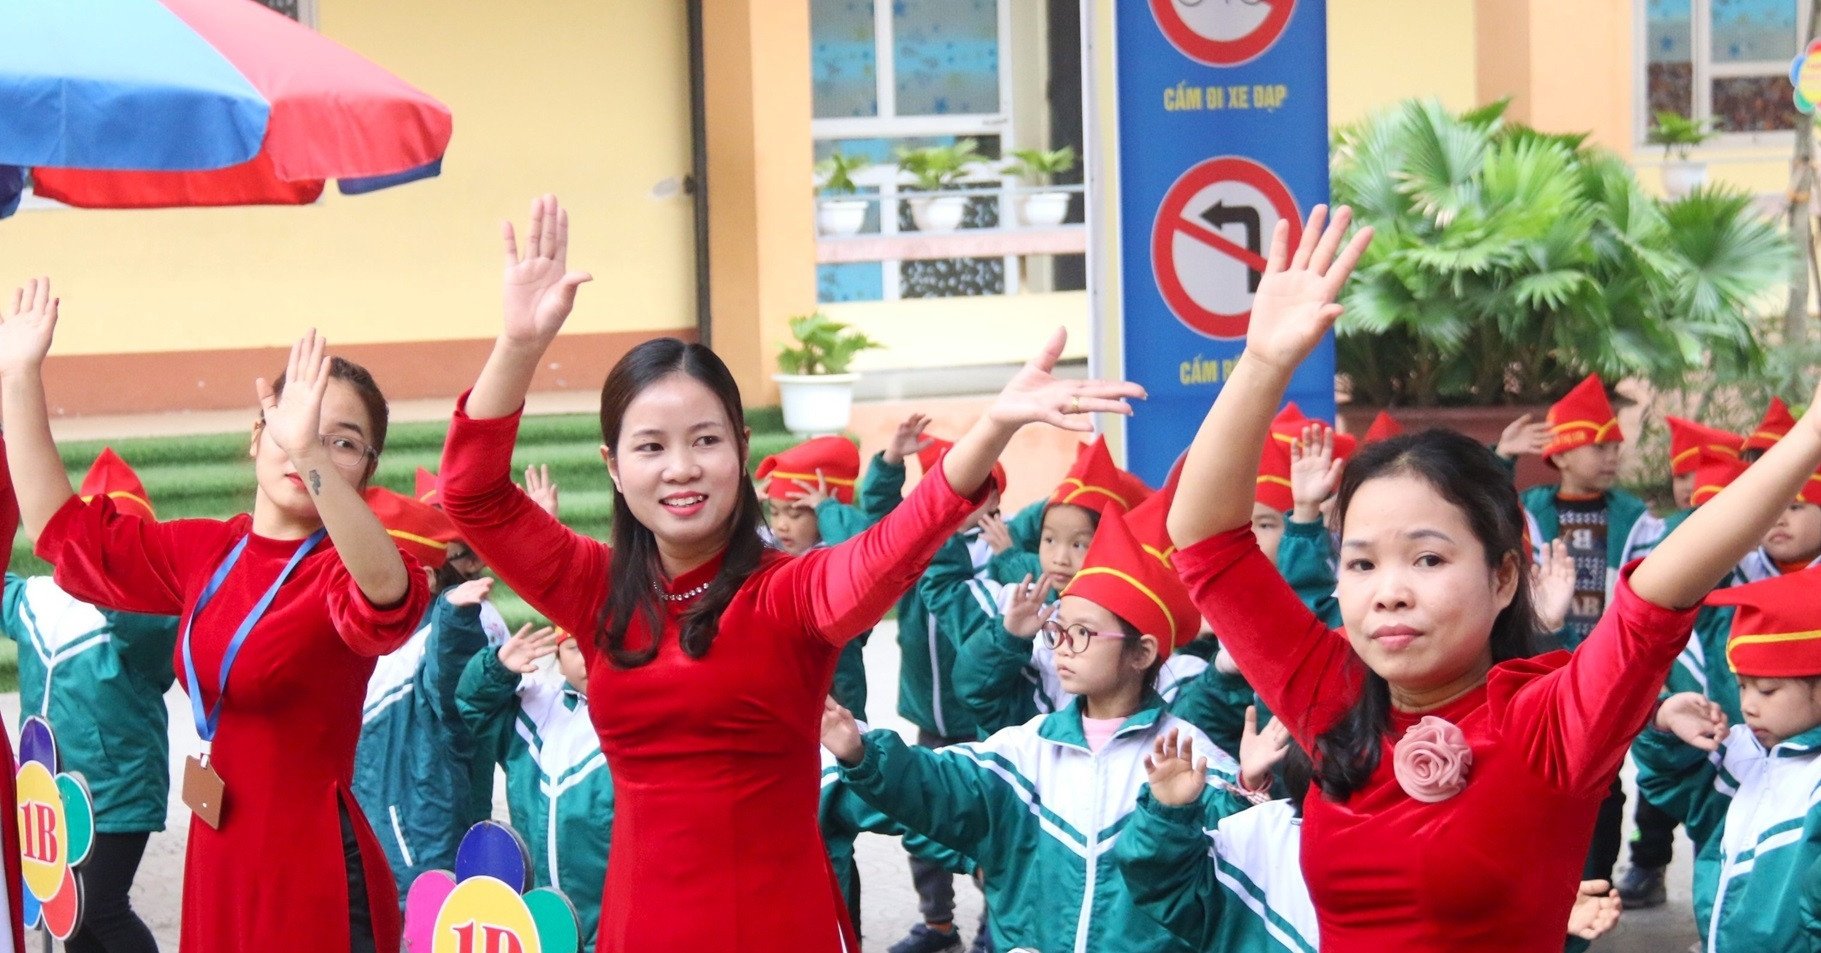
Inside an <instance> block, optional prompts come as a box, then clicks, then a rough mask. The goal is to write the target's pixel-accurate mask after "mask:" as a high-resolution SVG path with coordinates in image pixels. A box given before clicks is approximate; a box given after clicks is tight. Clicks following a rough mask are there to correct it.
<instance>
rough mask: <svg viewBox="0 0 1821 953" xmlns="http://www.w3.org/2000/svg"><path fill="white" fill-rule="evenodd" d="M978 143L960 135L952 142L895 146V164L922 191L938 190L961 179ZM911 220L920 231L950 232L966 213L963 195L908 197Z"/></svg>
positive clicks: (973, 157) (965, 201)
mask: <svg viewBox="0 0 1821 953" xmlns="http://www.w3.org/2000/svg"><path fill="white" fill-rule="evenodd" d="M979 146H980V144H979V143H978V142H976V141H974V140H973V139H962V140H961V141H959V142H956V143H954V144H953V145H946V146H925V147H923V148H921V149H900V150H898V168H900V169H902V170H904V172H906V173H907V174H909V175H910V177H911V179H912V180H913V182H914V183H915V185H916V187H917V188H918V189H919V190H920V191H923V192H937V193H939V192H941V191H942V190H944V189H947V188H949V187H951V186H953V185H954V184H955V183H957V182H959V181H961V177H962V176H964V175H966V174H967V166H968V163H970V162H972V161H974V159H976V158H977V157H978V153H977V150H978V149H979ZM910 207H911V220H912V221H914V222H916V223H917V230H918V231H920V232H952V231H954V230H955V229H957V228H960V227H961V219H962V217H963V216H964V215H966V214H967V196H965V195H927V196H919V197H917V198H913V199H911V200H910Z"/></svg>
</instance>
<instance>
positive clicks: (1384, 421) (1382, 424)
mask: <svg viewBox="0 0 1821 953" xmlns="http://www.w3.org/2000/svg"><path fill="white" fill-rule="evenodd" d="M1403 432H1404V425H1403V424H1400V423H1398V422H1397V420H1396V419H1395V418H1393V417H1392V416H1391V412H1390V411H1388V410H1381V411H1379V412H1378V416H1377V417H1374V418H1372V426H1370V427H1367V428H1366V439H1365V440H1363V441H1361V443H1362V444H1368V443H1377V442H1379V441H1380V440H1390V439H1391V438H1392V437H1395V436H1397V435H1398V434H1401V433H1403Z"/></svg>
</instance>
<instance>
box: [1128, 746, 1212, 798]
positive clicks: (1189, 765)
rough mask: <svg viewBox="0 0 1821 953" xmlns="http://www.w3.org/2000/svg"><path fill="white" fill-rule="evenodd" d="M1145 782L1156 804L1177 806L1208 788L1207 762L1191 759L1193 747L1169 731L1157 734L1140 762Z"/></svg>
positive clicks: (1204, 759)
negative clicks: (1142, 762) (1141, 762)
mask: <svg viewBox="0 0 1821 953" xmlns="http://www.w3.org/2000/svg"><path fill="white" fill-rule="evenodd" d="M1144 770H1145V776H1146V780H1147V781H1149V782H1150V785H1151V796H1152V797H1154V798H1156V799H1157V803H1159V804H1163V805H1166V806H1168V807H1181V806H1182V805H1184V804H1189V803H1192V802H1193V801H1194V800H1195V799H1196V798H1199V797H1201V792H1202V790H1203V789H1204V788H1206V787H1207V786H1208V759H1207V758H1198V757H1196V756H1195V744H1194V742H1192V741H1190V740H1189V739H1187V738H1184V737H1182V732H1181V731H1180V730H1179V729H1174V728H1172V729H1171V730H1170V733H1169V734H1167V735H1161V736H1159V737H1158V739H1157V743H1156V744H1155V745H1153V746H1152V747H1151V753H1150V754H1149V755H1147V756H1146V757H1145V759H1144Z"/></svg>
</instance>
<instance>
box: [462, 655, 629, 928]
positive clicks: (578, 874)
mask: <svg viewBox="0 0 1821 953" xmlns="http://www.w3.org/2000/svg"><path fill="white" fill-rule="evenodd" d="M552 656H554V657H555V664H554V665H550V664H544V665H540V664H539V663H540V660H542V659H546V658H550V657H552ZM587 684H588V674H587V669H586V668H585V667H584V665H583V663H582V652H581V649H580V648H578V647H577V646H576V644H575V639H574V637H572V636H570V635H568V634H567V633H561V632H557V631H555V630H553V629H549V628H544V629H539V630H537V631H535V632H534V631H532V630H531V626H529V625H527V626H525V627H523V628H521V629H520V630H519V631H518V632H517V633H515V634H514V635H513V636H512V637H511V638H509V639H507V640H506V643H505V644H504V645H501V646H500V648H499V651H497V652H481V653H480V654H478V655H476V656H475V657H474V659H473V660H472V661H470V662H469V663H468V668H467V670H466V671H464V672H462V678H461V684H460V686H459V687H457V689H456V694H455V700H456V706H457V708H458V709H459V710H460V711H461V715H462V720H463V721H465V722H466V723H467V725H468V728H469V730H470V731H472V732H473V733H474V737H475V740H476V743H477V744H478V746H479V747H478V750H477V752H476V757H481V758H489V759H492V760H493V761H495V762H497V763H499V764H500V765H501V766H502V767H504V768H505V769H506V803H507V805H508V807H509V809H510V812H511V816H512V826H513V828H514V829H516V830H517V831H518V832H519V834H521V835H522V836H523V837H524V838H525V845H526V847H527V848H528V849H529V851H530V854H531V869H532V878H533V880H534V881H535V885H536V886H539V887H555V888H556V889H558V890H561V891H562V892H563V893H564V894H565V895H567V896H568V897H569V902H570V903H572V904H574V905H575V912H576V916H577V917H578V918H580V921H581V927H582V948H583V951H584V953H592V951H593V950H594V944H595V940H596V939H597V935H598V933H599V931H600V922H601V892H602V890H603V888H604V887H605V886H606V882H607V851H608V848H609V847H610V846H611V841H612V836H613V823H612V821H613V776H612V774H610V773H609V772H608V770H607V759H606V757H605V756H604V755H603V754H602V753H601V740H600V736H599V735H597V734H596V733H595V730H594V724H593V722H591V721H590V720H589V717H588V696H587Z"/></svg>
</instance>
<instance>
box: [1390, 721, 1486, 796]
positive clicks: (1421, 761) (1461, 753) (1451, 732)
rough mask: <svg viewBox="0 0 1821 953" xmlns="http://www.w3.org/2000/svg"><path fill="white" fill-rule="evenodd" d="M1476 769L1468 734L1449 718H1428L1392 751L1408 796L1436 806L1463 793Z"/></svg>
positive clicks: (1393, 763)
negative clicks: (1472, 772)
mask: <svg viewBox="0 0 1821 953" xmlns="http://www.w3.org/2000/svg"><path fill="white" fill-rule="evenodd" d="M1472 767H1473V749H1472V748H1469V747H1467V735H1466V734H1465V733H1463V732H1462V731H1461V730H1460V728H1458V727H1456V726H1455V724H1454V723H1453V722H1451V721H1448V720H1446V719H1442V718H1437V717H1435V716H1434V715H1424V716H1423V718H1422V720H1421V721H1419V722H1417V723H1416V724H1414V725H1411V726H1410V727H1409V729H1408V730H1406V731H1405V732H1404V736H1403V737H1402V738H1400V739H1398V742H1397V747H1396V748H1394V749H1393V750H1392V752H1391V770H1392V773H1393V774H1394V775H1395V776H1396V777H1397V783H1398V786H1399V787H1402V788H1403V789H1404V793H1405V794H1408V795H1410V796H1411V797H1413V798H1415V799H1417V800H1419V801H1422V802H1423V803H1425V804H1434V803H1436V802H1438V801H1446V800H1448V799H1449V798H1451V797H1453V796H1455V795H1456V794H1459V793H1461V789H1462V788H1464V787H1466V786H1467V771H1468V769H1470V768H1472Z"/></svg>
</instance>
